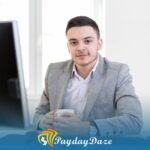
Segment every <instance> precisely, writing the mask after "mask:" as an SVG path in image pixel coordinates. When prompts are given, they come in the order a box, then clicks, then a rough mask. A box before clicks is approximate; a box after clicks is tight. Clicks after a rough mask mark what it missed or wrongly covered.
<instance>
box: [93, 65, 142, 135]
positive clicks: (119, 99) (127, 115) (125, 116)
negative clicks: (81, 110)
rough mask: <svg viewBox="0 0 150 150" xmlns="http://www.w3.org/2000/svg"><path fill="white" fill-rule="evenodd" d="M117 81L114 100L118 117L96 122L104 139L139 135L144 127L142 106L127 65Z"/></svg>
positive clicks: (123, 66) (120, 71)
mask: <svg viewBox="0 0 150 150" xmlns="http://www.w3.org/2000/svg"><path fill="white" fill-rule="evenodd" d="M117 79H118V80H117V84H116V89H115V98H114V101H115V109H116V115H115V116H114V117H112V118H106V119H97V120H94V122H95V123H96V125H97V128H98V130H99V133H100V136H102V137H106V136H116V135H127V134H128V135H129V134H137V133H139V132H140V130H141V128H142V125H143V120H142V108H141V104H140V101H139V99H138V97H137V96H136V94H135V91H134V87H133V85H132V77H131V75H130V74H129V68H128V66H127V65H121V67H120V70H119V72H118V78H117Z"/></svg>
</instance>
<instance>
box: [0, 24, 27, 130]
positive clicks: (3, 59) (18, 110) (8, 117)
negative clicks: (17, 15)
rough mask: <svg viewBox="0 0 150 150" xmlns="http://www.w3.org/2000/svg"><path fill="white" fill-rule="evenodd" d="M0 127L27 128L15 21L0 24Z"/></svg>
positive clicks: (24, 95)
mask: <svg viewBox="0 0 150 150" xmlns="http://www.w3.org/2000/svg"><path fill="white" fill-rule="evenodd" d="M0 126H5V127H7V126H8V127H17V128H28V127H29V112H28V105H27V97H26V91H25V84H24V76H23V67H22V59H21V48H20V40H19V34H18V26H17V22H16V21H9V22H0Z"/></svg>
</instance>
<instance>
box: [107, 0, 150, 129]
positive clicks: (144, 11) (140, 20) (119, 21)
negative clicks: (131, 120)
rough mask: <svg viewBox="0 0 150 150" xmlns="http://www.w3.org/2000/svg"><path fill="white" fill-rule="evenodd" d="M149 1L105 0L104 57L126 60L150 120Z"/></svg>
mask: <svg viewBox="0 0 150 150" xmlns="http://www.w3.org/2000/svg"><path fill="white" fill-rule="evenodd" d="M149 6H150V1H149V0H105V11H106V12H105V15H106V18H105V25H106V26H105V30H106V31H105V32H106V35H105V40H106V41H105V44H106V45H105V49H106V57H107V58H108V59H110V60H113V61H119V62H123V63H127V64H128V65H129V67H130V72H131V74H132V76H133V79H134V80H133V81H134V85H135V88H136V93H137V95H138V96H139V98H140V100H141V103H142V106H143V114H144V122H145V124H144V128H146V126H147V127H148V126H149V125H150V124H149V122H148V116H149V114H150V91H149V89H150V87H149V86H150V67H149V65H150V7H149Z"/></svg>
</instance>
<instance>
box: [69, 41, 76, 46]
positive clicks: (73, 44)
mask: <svg viewBox="0 0 150 150" xmlns="http://www.w3.org/2000/svg"><path fill="white" fill-rule="evenodd" d="M69 43H70V45H72V46H76V45H78V41H70V42H69Z"/></svg>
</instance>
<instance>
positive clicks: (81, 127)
mask: <svg viewBox="0 0 150 150" xmlns="http://www.w3.org/2000/svg"><path fill="white" fill-rule="evenodd" d="M53 128H54V129H55V130H56V131H58V133H59V134H60V135H65V136H85V135H88V134H89V130H90V123H89V122H88V121H81V120H80V119H79V118H78V117H77V116H75V115H74V114H71V113H64V114H63V115H62V116H61V117H59V118H54V120H53Z"/></svg>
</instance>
